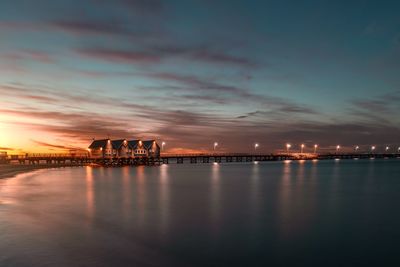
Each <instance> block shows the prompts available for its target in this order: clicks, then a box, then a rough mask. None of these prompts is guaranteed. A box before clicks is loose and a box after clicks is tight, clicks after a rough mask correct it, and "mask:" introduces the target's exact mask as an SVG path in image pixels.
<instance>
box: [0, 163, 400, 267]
mask: <svg viewBox="0 0 400 267" xmlns="http://www.w3.org/2000/svg"><path fill="white" fill-rule="evenodd" d="M0 266H1V267H6V266H10V267H25V266H26V267H28V266H29V267H31V266H33V267H35V266H57V267H63V266H66V267H67V266H68V267H70V266H96V267H101V266H113V267H114V266H185V267H186V266H230V267H232V266H400V159H365V160H336V161H335V160H323V161H322V160H320V161H282V162H259V163H240V164H239V163H222V164H165V165H161V166H138V167H131V166H127V167H115V168H104V167H89V166H87V167H71V168H58V169H47V170H39V171H35V172H32V173H26V174H21V175H18V176H16V177H13V178H7V179H0Z"/></svg>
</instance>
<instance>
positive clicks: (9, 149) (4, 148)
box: [0, 147, 15, 151]
mask: <svg viewBox="0 0 400 267" xmlns="http://www.w3.org/2000/svg"><path fill="white" fill-rule="evenodd" d="M0 150H7V151H12V150H15V149H14V148H11V147H0Z"/></svg>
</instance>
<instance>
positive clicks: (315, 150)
mask: <svg viewBox="0 0 400 267" xmlns="http://www.w3.org/2000/svg"><path fill="white" fill-rule="evenodd" d="M317 148H318V145H317V144H315V145H314V154H317Z"/></svg>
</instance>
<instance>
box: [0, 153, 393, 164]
mask: <svg viewBox="0 0 400 267" xmlns="http://www.w3.org/2000/svg"><path fill="white" fill-rule="evenodd" d="M384 158H388V159H389V158H392V159H393V158H400V153H340V154H336V153H327V154H308V153H286V154H283V153H278V154H246V153H209V154H206V153H202V154H161V155H160V156H159V157H104V158H98V157H90V156H89V155H88V154H85V153H83V154H26V155H9V156H7V157H4V158H2V159H1V163H3V164H21V165H22V164H24V165H25V164H28V165H39V164H46V165H64V166H83V165H88V164H97V165H101V166H125V165H131V166H136V165H161V164H171V163H173V164H183V163H188V164H201V163H203V164H204V163H205V164H207V163H235V162H236V163H240V162H266V161H286V160H294V161H296V160H334V159H337V160H340V159H343V160H345V159H384Z"/></svg>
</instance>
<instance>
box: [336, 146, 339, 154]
mask: <svg viewBox="0 0 400 267" xmlns="http://www.w3.org/2000/svg"><path fill="white" fill-rule="evenodd" d="M339 149H340V146H339V145H337V146H336V153H337V152H339Z"/></svg>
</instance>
